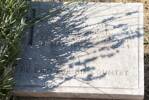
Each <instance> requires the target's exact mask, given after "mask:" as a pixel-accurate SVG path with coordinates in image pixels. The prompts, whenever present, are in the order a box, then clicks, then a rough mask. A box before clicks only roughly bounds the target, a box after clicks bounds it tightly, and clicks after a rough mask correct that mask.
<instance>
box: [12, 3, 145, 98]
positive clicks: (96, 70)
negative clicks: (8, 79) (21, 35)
mask: <svg viewBox="0 0 149 100" xmlns="http://www.w3.org/2000/svg"><path fill="white" fill-rule="evenodd" d="M43 5H45V4H43ZM53 5H54V6H53ZM46 7H47V8H48V9H49V8H50V9H54V8H55V9H56V10H55V12H51V13H50V14H49V15H50V17H48V18H46V19H45V20H43V21H41V22H40V23H38V24H37V25H35V26H34V31H32V32H33V33H32V44H28V42H27V41H29V40H28V39H26V41H25V42H23V50H22V53H21V59H20V60H19V61H18V65H17V66H16V73H15V80H16V86H15V90H14V94H15V95H17V96H33V97H64V98H96V99H97V98H98V99H113V100H116V99H126V100H143V97H144V61H143V59H144V58H143V57H144V55H143V52H144V51H143V5H142V4H140V3H126V4H123V3H94V2H84V3H82V2H74V3H67V2H65V3H64V4H62V3H61V4H60V3H58V4H51V3H50V4H48V5H46V6H42V4H41V5H40V9H38V8H36V7H35V9H38V10H36V14H35V15H36V16H40V15H42V14H43V13H48V12H49V10H48V9H46ZM42 8H43V9H42ZM30 34H31V33H28V32H26V37H28V38H30V36H31V35H30Z"/></svg>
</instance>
